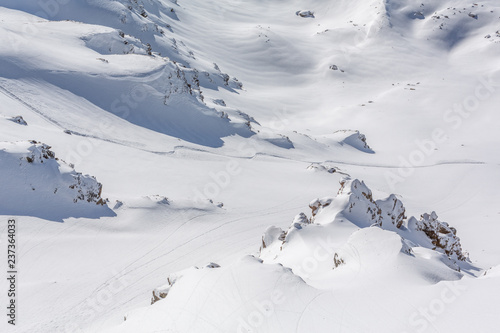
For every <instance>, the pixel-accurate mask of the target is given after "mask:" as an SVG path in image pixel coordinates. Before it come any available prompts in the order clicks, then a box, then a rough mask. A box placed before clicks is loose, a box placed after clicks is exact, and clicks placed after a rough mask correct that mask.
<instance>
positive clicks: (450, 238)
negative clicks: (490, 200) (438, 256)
mask: <svg viewBox="0 0 500 333" xmlns="http://www.w3.org/2000/svg"><path fill="white" fill-rule="evenodd" d="M408 229H410V230H415V231H421V232H423V233H424V234H425V235H426V236H427V237H428V238H429V240H430V242H431V243H432V245H434V248H433V250H438V251H440V252H444V253H445V254H446V255H447V256H448V257H450V258H451V259H453V260H455V261H456V260H461V261H465V260H467V259H468V258H467V256H466V255H465V254H464V253H463V250H462V245H461V244H460V238H458V237H457V230H456V229H455V228H453V227H450V226H449V225H448V223H446V222H441V221H439V220H438V216H437V214H436V212H432V213H430V214H427V213H425V214H422V215H421V216H420V219H419V220H417V219H416V218H415V217H413V216H412V217H411V218H410V219H409V220H408Z"/></svg>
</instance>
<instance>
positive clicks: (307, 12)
mask: <svg viewBox="0 0 500 333" xmlns="http://www.w3.org/2000/svg"><path fill="white" fill-rule="evenodd" d="M295 15H297V16H300V17H304V18H306V17H309V18H314V13H313V12H312V11H310V10H299V11H297V12H296V13H295Z"/></svg>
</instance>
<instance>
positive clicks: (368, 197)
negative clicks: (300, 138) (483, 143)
mask: <svg viewBox="0 0 500 333" xmlns="http://www.w3.org/2000/svg"><path fill="white" fill-rule="evenodd" d="M340 185H341V186H340V189H339V191H338V193H337V196H336V197H334V198H330V197H326V198H321V199H315V200H313V201H311V203H310V204H309V207H310V208H311V211H312V216H311V218H310V219H309V218H307V216H306V215H305V214H304V213H300V214H299V215H297V216H296V217H295V219H294V221H293V223H292V226H291V227H290V229H289V230H288V231H286V232H285V231H283V230H282V229H281V228H277V227H269V228H268V229H267V230H266V232H265V234H264V236H263V238H262V242H263V245H265V246H263V247H262V248H261V252H262V249H264V248H267V250H266V252H267V253H270V252H273V253H275V254H276V255H279V252H280V251H282V250H283V245H284V244H285V243H287V239H288V236H289V235H290V234H291V231H292V230H293V229H302V228H306V227H308V226H309V225H311V224H314V225H324V226H326V225H330V224H332V223H348V222H350V223H352V224H354V225H355V226H356V227H358V228H369V227H379V228H381V229H384V230H388V231H392V232H395V233H397V234H398V235H399V236H400V237H401V238H402V241H403V243H404V244H406V245H408V249H407V251H405V253H410V252H411V247H413V246H420V247H425V248H428V249H431V250H435V251H438V252H440V253H443V254H445V255H446V256H447V257H448V258H449V259H450V260H451V261H453V262H455V263H456V262H457V261H466V260H468V259H467V257H466V255H464V254H463V252H462V246H461V244H460V239H459V238H458V237H457V236H456V230H455V228H453V227H450V226H449V225H448V224H447V223H446V222H440V221H439V220H437V215H436V213H434V212H433V213H432V214H430V215H429V214H424V215H422V217H421V219H420V220H417V219H415V218H414V217H411V218H410V219H409V220H407V218H406V215H405V213H406V209H405V207H404V205H403V203H402V202H401V200H399V199H398V198H397V197H396V196H395V195H394V194H391V195H390V196H389V197H388V198H386V199H383V200H374V199H373V195H372V192H371V190H370V189H369V188H368V187H367V186H366V185H365V183H364V182H363V181H360V180H358V179H354V180H351V179H349V178H345V179H342V180H341V181H340ZM297 231H300V230H297ZM332 236H334V235H332ZM332 260H333V261H334V266H335V267H338V266H339V265H341V264H342V263H343V262H344V259H343V258H342V257H340V256H339V255H338V254H337V253H336V257H335V258H333V259H332ZM457 267H458V266H457Z"/></svg>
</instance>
